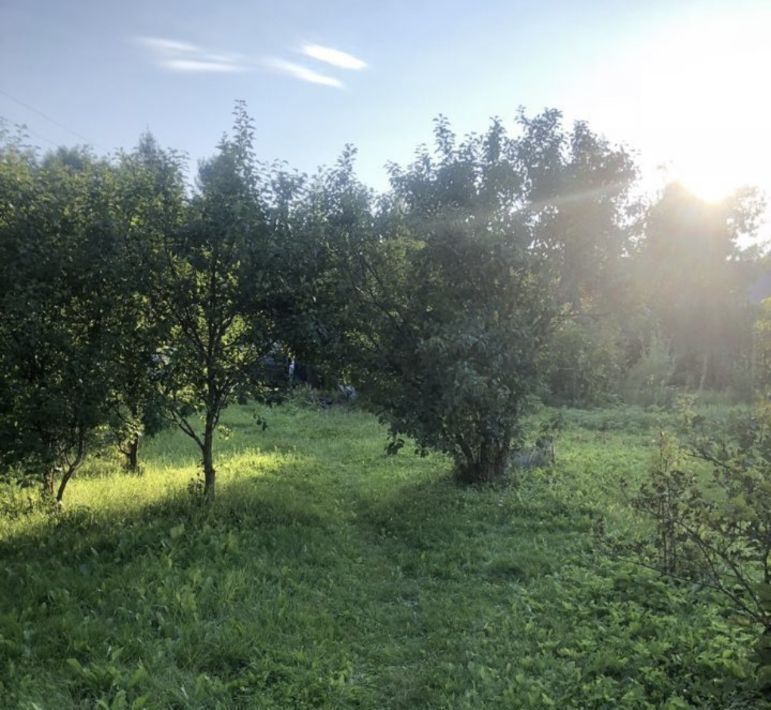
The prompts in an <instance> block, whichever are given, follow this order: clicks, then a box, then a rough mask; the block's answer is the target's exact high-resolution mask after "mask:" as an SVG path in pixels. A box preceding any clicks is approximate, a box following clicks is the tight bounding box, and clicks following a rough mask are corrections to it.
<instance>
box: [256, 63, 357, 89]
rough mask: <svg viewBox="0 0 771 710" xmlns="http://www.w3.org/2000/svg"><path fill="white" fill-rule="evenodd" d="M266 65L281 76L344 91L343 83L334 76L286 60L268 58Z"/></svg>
mask: <svg viewBox="0 0 771 710" xmlns="http://www.w3.org/2000/svg"><path fill="white" fill-rule="evenodd" d="M264 64H265V66H266V67H268V68H269V69H272V70H274V71H277V72H280V73H281V74H287V75H289V76H292V77H294V78H295V79H299V80H300V81H307V82H309V83H311V84H322V85H323V86H332V87H334V88H336V89H342V88H343V86H344V84H343V82H342V81H340V79H337V78H335V77H334V76H329V75H327V74H322V73H320V72H317V71H313V69H308V67H305V66H303V65H302V64H295V63H294V62H287V61H285V60H284V59H278V58H276V57H268V58H266V59H265V60H264Z"/></svg>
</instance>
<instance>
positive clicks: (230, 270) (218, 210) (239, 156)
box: [149, 104, 280, 498]
mask: <svg viewBox="0 0 771 710" xmlns="http://www.w3.org/2000/svg"><path fill="white" fill-rule="evenodd" d="M198 179H199V191H198V192H197V193H196V194H195V195H194V196H193V198H192V200H191V201H190V204H189V206H188V207H187V209H186V214H185V219H184V222H183V224H182V225H181V226H180V227H179V228H178V229H172V230H171V231H170V232H169V231H163V232H160V233H159V234H158V239H157V241H155V242H154V243H152V244H151V252H150V254H149V258H150V259H152V261H151V264H152V266H151V268H152V271H153V286H152V293H151V303H152V306H153V309H154V313H153V315H154V317H155V318H157V319H159V320H161V321H163V322H166V323H168V328H169V342H168V344H167V346H166V348H165V350H164V351H163V352H162V353H161V354H160V355H161V359H162V374H161V379H162V384H163V387H164V394H165V398H166V402H167V408H168V410H169V412H170V414H171V416H172V417H173V418H174V420H175V421H176V422H177V424H178V425H179V426H180V428H181V429H182V431H184V432H185V433H186V434H187V435H188V436H189V437H190V438H192V439H193V440H194V441H195V443H196V444H197V445H198V447H199V449H200V451H201V457H202V467H203V474H204V492H205V494H206V496H207V497H209V498H211V497H213V496H214V490H215V488H214V487H215V481H216V477H215V476H216V472H215V468H214V460H213V446H214V436H215V432H216V429H217V425H218V423H219V418H220V414H221V413H222V411H223V409H224V408H225V407H226V406H227V405H228V404H229V403H230V402H232V401H235V400H236V399H237V398H240V397H244V396H245V395H246V394H247V393H248V394H250V395H251V396H252V397H257V398H266V397H270V396H271V394H272V387H271V386H270V382H269V378H268V372H267V370H268V367H267V358H268V357H269V356H270V355H271V354H272V353H273V352H274V344H275V341H274V332H273V328H274V324H273V320H272V317H271V315H272V313H271V309H270V307H269V306H268V303H269V299H270V298H271V293H272V286H273V275H274V274H275V273H277V272H278V271H279V270H280V269H279V268H278V267H277V264H276V262H275V259H274V258H273V253H272V248H271V247H272V243H271V240H270V236H271V232H270V230H269V229H268V224H267V221H266V216H265V210H264V206H263V204H262V194H261V190H262V189H263V188H262V187H261V185H260V175H259V166H258V164H257V163H256V160H255V157H254V154H253V128H252V123H251V120H250V119H249V117H248V115H247V114H246V111H245V108H244V106H243V105H242V104H237V106H236V110H235V125H234V133H233V136H232V137H225V138H223V139H222V141H221V143H220V146H219V151H218V153H217V154H216V156H215V157H214V158H213V159H211V160H209V161H207V162H204V163H202V164H201V166H200V169H199V176H198ZM199 412H200V413H203V427H202V428H201V429H199V428H197V421H196V418H194V416H193V415H195V414H197V413H199Z"/></svg>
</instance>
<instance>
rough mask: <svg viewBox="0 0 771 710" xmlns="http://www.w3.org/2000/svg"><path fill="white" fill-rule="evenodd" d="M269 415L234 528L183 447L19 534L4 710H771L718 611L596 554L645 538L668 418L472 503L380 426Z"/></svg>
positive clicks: (624, 431) (5, 594)
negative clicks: (638, 498) (641, 534)
mask: <svg viewBox="0 0 771 710" xmlns="http://www.w3.org/2000/svg"><path fill="white" fill-rule="evenodd" d="M254 411H255V410H254V409H253V408H252V407H250V406H246V407H236V408H233V409H231V410H230V411H229V412H227V416H226V417H225V425H226V426H227V427H228V429H229V430H230V434H229V436H228V437H227V438H226V439H224V440H220V441H219V442H218V445H217V447H218V448H217V458H218V463H217V468H218V476H219V484H218V485H219V491H218V499H217V501H216V503H215V504H214V506H213V507H212V509H206V508H202V507H201V506H200V505H199V504H197V503H196V502H195V499H194V498H193V497H192V496H191V495H190V494H189V493H188V490H187V488H188V484H189V482H190V481H191V480H192V479H194V477H195V475H196V464H197V462H196V461H195V459H194V458H193V454H194V451H193V449H192V447H191V446H189V444H188V441H187V440H186V439H185V438H184V436H182V435H180V434H179V433H176V432H167V433H164V434H163V435H162V436H160V437H158V438H157V439H156V440H154V441H152V442H148V444H147V446H146V447H145V450H144V451H143V455H144V457H145V459H144V460H145V469H146V470H145V474H144V475H143V476H141V477H137V476H128V475H125V474H121V473H117V472H116V470H115V469H116V464H115V462H113V461H110V460H107V459H94V460H93V461H91V462H90V464H89V467H88V470H87V471H85V472H84V474H83V475H81V476H80V478H79V479H78V480H74V481H73V482H72V484H71V487H70V489H69V490H68V500H67V507H66V511H65V512H64V513H63V514H61V515H59V516H58V517H56V518H51V517H46V516H44V515H42V514H39V513H33V514H31V515H26V516H21V517H18V518H16V519H10V518H8V516H6V518H5V519H4V520H3V521H2V522H0V536H1V539H0V707H3V708H4V707H8V708H13V707H20V708H57V709H58V708H69V707H108V708H127V707H133V708H141V707H151V708H156V707H157V708H169V707H177V708H199V707H201V708H204V707H221V708H238V707H243V708H269V707H277V708H294V707H329V708H341V707H363V708H422V707H436V708H444V707H446V708H463V707H468V708H472V707H474V708H478V707H501V708H544V707H553V706H560V707H569V708H574V707H575V708H594V707H597V708H600V707H607V708H619V707H628V708H644V707H651V708H659V707H669V708H683V707H699V708H708V707H714V708H726V707H737V708H738V707H748V708H750V707H760V706H761V702H762V700H761V699H760V698H759V697H758V696H756V695H754V694H753V691H752V684H751V675H752V664H751V662H750V660H749V658H748V657H749V653H750V645H751V636H750V635H749V634H747V633H746V632H745V631H744V630H743V629H742V628H741V627H740V626H739V625H737V624H736V623H734V621H733V620H731V618H730V615H729V614H728V613H727V612H726V610H725V609H723V608H722V607H721V606H719V604H718V603H717V601H716V600H712V599H709V598H708V597H706V596H705V594H704V592H703V591H700V590H694V589H684V588H676V587H673V586H671V585H668V584H666V583H664V582H662V581H661V580H659V579H657V578H656V577H655V576H653V575H651V574H648V573H645V572H644V571H642V570H641V569H639V568H637V567H635V566H634V565H631V564H629V563H626V562H623V561H620V560H612V559H609V558H608V557H607V556H606V555H605V554H604V553H603V552H602V551H601V550H600V549H599V547H598V545H597V544H596V533H597V531H598V529H599V528H604V529H605V530H606V531H610V533H611V534H613V535H624V536H626V535H630V534H634V532H635V530H636V526H637V525H638V523H637V522H636V521H635V520H634V519H633V518H631V517H630V514H629V511H628V510H627V508H626V507H625V505H624V503H623V498H622V496H621V495H620V493H619V481H620V479H621V478H622V477H628V478H630V479H635V478H636V477H638V476H639V475H640V474H641V473H642V472H643V470H644V467H645V462H646V461H647V458H648V456H649V450H648V445H649V443H650V441H651V439H652V429H651V426H652V421H651V420H650V417H647V415H643V414H642V413H635V412H631V413H630V412H629V411H625V412H624V413H621V412H617V413H616V414H613V413H605V414H603V413H597V414H593V415H588V414H581V413H576V414H575V415H571V416H570V417H568V421H569V426H568V428H567V430H566V432H565V433H564V435H563V436H562V439H561V441H560V442H559V444H558V463H557V465H556V466H555V467H554V468H553V469H552V470H550V471H535V472H530V473H528V474H526V475H525V476H524V477H523V479H522V480H521V481H520V482H519V484H518V485H511V484H509V485H504V486H500V487H497V488H486V489H463V488H458V487H457V486H455V485H454V483H453V482H452V481H451V480H450V478H449V463H448V461H447V460H445V459H444V458H442V457H440V456H432V457H428V458H419V457H415V456H412V455H411V454H410V453H407V452H403V453H402V454H400V455H399V456H397V457H385V456H384V455H383V447H384V443H385V434H384V431H383V429H382V427H380V425H378V423H377V422H376V421H375V420H374V419H373V418H371V417H369V416H366V415H364V414H361V413H359V412H356V411H350V410H345V409H335V408H333V409H331V410H326V411H318V410H312V409H303V408H299V407H293V406H289V407H284V408H280V409H277V410H273V411H270V412H268V413H267V415H268V418H269V422H270V427H269V429H268V430H267V431H266V432H260V431H259V430H258V428H257V427H256V426H255V425H254V420H253V414H254ZM622 414H623V416H625V417H628V421H627V420H625V419H623V417H622V418H619V417H621V416H622ZM603 417H606V418H607V419H603ZM6 512H7V511H6Z"/></svg>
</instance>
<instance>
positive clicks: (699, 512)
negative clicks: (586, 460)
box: [633, 407, 771, 687]
mask: <svg viewBox="0 0 771 710" xmlns="http://www.w3.org/2000/svg"><path fill="white" fill-rule="evenodd" d="M686 423H687V426H688V429H689V431H691V432H692V433H691V434H690V436H689V438H688V441H687V444H686V448H681V447H680V446H679V444H678V442H677V441H676V440H675V439H674V438H673V437H671V436H668V435H664V434H661V435H660V440H659V446H658V449H657V453H656V457H655V460H654V462H653V465H652V467H651V475H650V479H649V480H648V481H646V482H645V483H644V484H643V486H642V487H641V489H640V491H639V493H638V494H637V496H636V497H635V498H634V500H633V503H634V505H635V507H636V508H637V509H638V510H640V511H642V512H643V513H645V514H646V515H648V516H650V517H651V518H652V520H653V521H654V523H655V529H656V532H655V534H656V538H655V540H654V544H653V549H654V555H655V558H654V559H655V564H656V567H658V568H659V569H661V570H662V571H663V572H664V573H665V574H667V575H671V576H674V577H677V578H683V579H691V580H696V581H699V582H701V583H703V584H705V585H707V586H709V587H710V588H712V589H715V590H716V591H718V592H719V593H721V594H723V595H725V596H726V597H728V599H729V600H730V602H731V604H732V606H733V607H734V609H735V610H736V612H737V613H739V614H741V615H743V616H745V617H746V618H747V619H748V620H749V621H751V622H752V623H754V624H756V625H758V626H759V627H760V629H761V630H762V633H763V634H764V636H763V638H764V640H765V639H767V637H768V636H769V634H771V615H769V603H768V598H769V594H771V410H769V409H768V408H767V407H764V408H761V409H758V410H757V411H756V412H754V413H753V414H752V415H751V416H749V417H745V418H741V419H737V420H736V421H734V422H733V426H730V427H729V426H727V425H726V423H725V422H723V423H721V426H720V427H719V429H716V428H714V425H710V423H709V422H708V421H707V420H705V419H704V418H703V417H701V416H698V415H694V414H693V412H692V411H690V410H686ZM686 455H687V456H689V457H690V458H691V459H695V461H696V462H702V463H705V464H708V465H709V466H710V467H711V468H712V475H711V478H709V479H708V480H706V481H705V480H702V477H701V476H700V475H699V469H698V468H697V467H696V466H695V465H694V464H693V463H691V464H690V466H689V465H688V463H687V460H686ZM767 661H768V659H765V661H764V662H765V668H763V669H761V682H762V683H763V684H765V685H768V686H769V687H771V683H770V681H771V675H769V674H770V673H771V668H770V667H769V665H768V662H767Z"/></svg>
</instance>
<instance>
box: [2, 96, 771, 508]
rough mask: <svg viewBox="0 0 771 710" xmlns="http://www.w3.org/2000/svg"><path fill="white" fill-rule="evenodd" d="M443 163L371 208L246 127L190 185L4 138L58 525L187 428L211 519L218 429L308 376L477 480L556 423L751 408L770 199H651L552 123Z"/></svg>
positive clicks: (623, 160)
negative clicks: (594, 412)
mask: <svg viewBox="0 0 771 710" xmlns="http://www.w3.org/2000/svg"><path fill="white" fill-rule="evenodd" d="M434 138H435V141H434V146H433V148H431V149H429V148H426V147H420V148H418V150H417V151H416V154H415V156H414V159H413V161H412V162H411V163H409V164H408V165H406V166H399V165H397V164H391V165H389V168H388V170H389V178H390V188H389V189H388V190H387V191H385V192H383V193H382V194H377V193H375V192H374V191H373V190H371V189H370V188H368V187H367V186H366V185H364V184H363V183H362V182H361V181H360V180H359V179H358V178H357V177H356V174H355V169H354V160H355V150H354V149H353V148H352V147H346V149H345V150H344V151H343V153H342V155H341V157H340V159H339V160H338V161H337V163H336V164H335V165H333V166H332V167H330V168H324V169H320V170H319V171H318V172H317V173H316V174H314V175H311V176H307V175H304V174H300V173H297V172H294V171H292V170H289V169H287V168H286V167H284V166H282V165H268V164H265V163H263V162H261V161H260V160H258V158H257V156H256V153H255V147H254V146H255V138H254V129H253V124H252V121H251V120H250V118H249V116H248V114H247V111H246V108H245V106H244V104H243V103H240V102H239V103H237V105H236V108H235V112H234V125H233V128H232V130H231V132H230V133H229V134H228V135H226V136H225V137H223V139H222V140H221V142H220V143H219V145H218V147H217V150H216V152H215V154H214V155H213V157H211V158H210V159H208V160H205V161H202V162H201V163H200V166H199V169H198V174H197V179H196V182H195V186H194V187H190V186H189V185H188V183H187V180H186V175H185V170H184V159H183V156H182V155H180V154H179V153H176V152H174V151H172V150H166V149H163V148H161V147H160V146H159V145H158V144H157V143H156V142H155V140H154V139H153V138H152V137H151V136H150V135H145V136H143V137H142V138H141V140H140V142H139V144H138V146H137V147H136V148H135V149H134V150H132V151H131V152H120V153H118V154H116V155H112V156H107V157H100V156H96V155H94V154H93V153H92V152H91V151H89V150H88V149H85V148H74V149H67V148H60V149H59V150H57V151H54V152H50V153H48V154H46V155H43V156H40V155H39V153H38V152H37V151H36V150H34V149H32V148H30V147H29V146H27V145H26V144H25V142H24V140H23V138H20V137H18V136H15V135H13V134H11V133H10V132H9V131H7V130H6V131H4V133H3V135H2V147H1V148H0V285H1V288H0V469H2V471H4V472H5V475H7V476H12V477H17V478H24V479H28V480H29V479H31V480H35V481H39V482H40V483H41V485H42V486H43V487H44V489H45V491H46V493H47V494H49V495H51V496H53V497H55V498H56V499H57V500H59V501H61V499H62V496H63V495H64V491H65V488H66V485H67V482H68V481H69V480H70V479H71V477H72V476H73V475H74V474H75V472H76V471H77V470H78V468H79V467H80V466H81V465H82V463H83V461H84V459H85V457H86V456H87V454H88V453H89V452H90V451H93V450H94V447H97V446H102V445H104V444H105V441H106V440H107V441H109V442H111V443H112V444H113V445H115V446H117V447H119V448H120V449H121V451H122V452H123V453H124V455H125V457H126V465H127V467H128V468H132V469H133V468H136V467H137V466H138V465H139V463H138V462H139V459H138V451H139V448H140V442H141V438H142V436H147V435H152V434H153V433H155V432H156V431H158V430H159V428H160V427H161V426H162V425H163V424H164V423H168V422H172V423H174V424H175V425H176V426H178V427H179V428H180V429H181V430H182V431H183V432H184V433H185V434H186V435H187V436H189V437H190V439H191V440H192V441H193V442H194V444H195V446H197V447H198V449H199V450H200V454H201V468H202V473H203V489H204V491H205V494H206V495H207V496H208V497H213V495H214V491H215V482H216V469H215V457H214V440H215V434H216V431H217V426H218V423H219V418H220V415H221V413H222V412H223V410H224V409H225V408H226V407H227V406H228V405H229V404H230V403H232V402H233V401H236V400H242V399H246V398H249V399H254V400H257V401H261V402H273V401H277V400H279V399H280V398H281V396H282V395H283V393H284V392H285V391H286V389H287V387H288V386H289V377H288V375H287V372H286V369H285V368H284V367H283V366H282V363H285V362H288V361H289V360H291V359H297V360H299V361H302V362H308V363H313V365H314V366H315V367H316V368H318V370H319V371H320V372H322V373H323V374H324V376H325V378H326V381H327V382H350V383H352V384H354V385H355V386H356V388H357V389H358V390H359V391H360V392H361V395H362V401H363V403H364V405H365V406H366V407H368V408H369V409H371V410H372V411H373V412H375V413H376V414H377V415H378V416H379V417H380V418H381V419H382V420H383V421H384V422H386V423H387V424H388V426H389V427H390V432H391V440H390V443H389V449H390V450H391V451H395V450H398V449H399V448H400V447H401V446H403V445H404V443H405V440H406V439H405V437H409V438H410V439H411V440H413V441H414V442H415V444H416V446H417V447H418V450H419V451H422V452H426V451H429V450H438V451H442V452H445V453H447V454H449V455H450V456H451V457H452V459H453V461H454V462H455V467H456V472H457V475H458V477H459V478H460V479H461V480H465V481H470V482H476V481H488V480H494V479H496V478H498V477H499V476H501V475H502V474H503V473H504V471H505V469H506V466H507V463H508V462H509V460H510V456H511V454H512V452H513V451H516V450H517V449H518V447H519V446H520V445H521V444H522V440H523V431H522V418H523V416H524V415H525V414H526V413H527V411H528V410H529V408H530V407H532V405H533V403H534V402H535V401H537V400H538V399H547V400H550V401H552V402H555V403H565V404H571V405H590V404H597V403H601V402H606V401H612V400H614V399H618V398H621V397H626V398H631V399H635V398H637V399H638V400H640V401H641V403H657V402H660V400H661V399H662V398H666V397H667V396H668V393H669V392H670V391H671V390H672V388H674V387H685V388H691V389H704V388H715V389H724V388H727V387H732V388H733V389H734V390H736V391H738V392H740V393H742V392H748V391H751V390H752V387H753V386H754V385H755V384H756V380H757V378H758V377H759V375H758V366H757V363H758V362H759V361H761V362H765V360H763V358H762V357H761V356H760V355H758V352H757V350H758V349H757V341H758V338H759V336H762V335H763V333H764V332H765V330H764V327H763V324H764V323H765V322H766V321H767V320H768V319H767V318H766V320H764V319H763V315H762V313H760V319H759V312H758V309H757V307H756V306H755V305H753V303H751V302H750V299H748V296H747V289H748V287H749V285H750V284H751V283H753V282H754V281H755V280H756V279H757V278H758V277H759V276H760V275H762V274H763V273H764V268H765V259H764V257H763V256H762V255H761V254H760V252H759V251H757V250H752V249H741V248H740V245H739V243H738V238H739V237H740V236H741V235H752V234H753V233H754V232H755V230H756V227H757V225H756V222H757V219H758V216H759V215H760V213H761V210H762V204H761V202H760V200H759V198H758V196H757V194H756V193H755V192H753V191H752V190H743V191H739V192H737V193H736V194H734V195H732V196H730V197H728V198H726V199H725V200H723V201H722V202H720V203H706V202H703V201H701V200H699V199H698V198H697V197H695V196H693V195H691V194H689V193H688V192H687V191H686V190H685V189H684V188H682V187H680V186H678V185H670V186H668V187H666V188H665V189H664V191H663V193H662V194H661V195H659V196H658V197H657V198H655V199H653V200H649V201H648V202H645V201H644V200H643V199H642V198H640V197H639V190H638V189H637V178H638V172H637V168H636V166H635V164H634V160H633V159H632V157H631V155H630V154H629V153H628V152H627V151H626V150H625V149H624V148H623V147H619V146H615V145H612V144H610V143H608V142H607V141H605V140H604V139H603V138H601V137H600V136H598V135H597V134H596V133H594V132H593V131H592V130H591V129H590V128H589V126H588V125H587V124H585V123H582V122H577V123H575V124H573V125H572V126H569V127H566V126H565V125H564V123H563V120H562V116H561V114H560V112H559V111H557V110H547V111H545V112H543V113H541V114H539V115H536V116H534V117H529V116H527V115H526V114H525V113H524V112H520V113H519V114H518V116H517V119H516V122H515V130H514V131H509V130H507V129H506V127H505V126H504V124H503V123H502V122H501V121H499V120H493V121H491V123H490V125H489V126H488V127H487V129H486V130H485V131H484V132H482V133H479V134H471V135H469V136H466V137H464V138H460V137H458V136H457V135H456V134H455V133H454V132H453V131H452V129H451V126H450V125H449V123H448V121H447V120H446V119H444V118H442V117H440V118H439V119H437V120H436V122H435V126H434ZM759 324H760V325H759ZM760 340H763V338H762V337H760ZM769 350H770V351H771V349H769ZM761 355H762V353H761ZM760 370H764V368H763V367H761V368H760ZM761 374H762V373H761Z"/></svg>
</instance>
